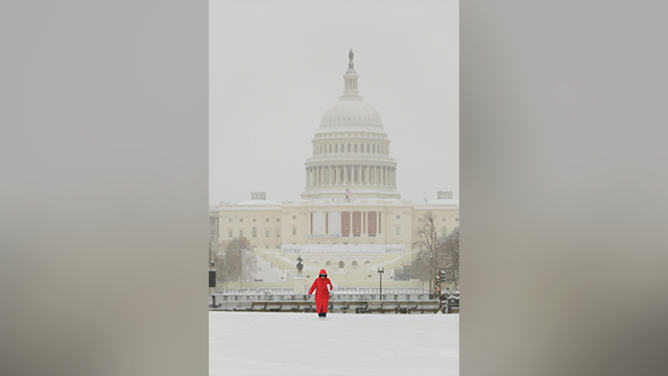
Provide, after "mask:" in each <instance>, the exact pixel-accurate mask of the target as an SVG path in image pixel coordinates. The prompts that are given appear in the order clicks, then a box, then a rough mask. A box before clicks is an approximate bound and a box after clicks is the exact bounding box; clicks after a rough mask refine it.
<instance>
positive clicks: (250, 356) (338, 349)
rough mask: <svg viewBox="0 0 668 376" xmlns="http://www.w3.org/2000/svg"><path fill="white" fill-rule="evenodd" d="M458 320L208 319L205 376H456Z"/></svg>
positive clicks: (247, 315) (222, 315) (243, 315)
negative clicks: (207, 351)
mask: <svg viewBox="0 0 668 376" xmlns="http://www.w3.org/2000/svg"><path fill="white" fill-rule="evenodd" d="M458 374H459V314H451V315H444V314H423V315H421V314H411V315H402V314H399V315H397V314H385V315H381V314H373V315H371V314H350V313H348V314H341V313H338V314H331V313H330V314H328V315H327V319H325V320H320V319H319V318H318V316H317V314H316V313H279V312H209V375H211V376H216V375H309V376H316V375H339V376H344V375H345V376H347V375H364V376H369V375H401V376H406V375H420V376H423V375H458Z"/></svg>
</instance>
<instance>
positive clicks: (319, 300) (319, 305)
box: [308, 269, 334, 313]
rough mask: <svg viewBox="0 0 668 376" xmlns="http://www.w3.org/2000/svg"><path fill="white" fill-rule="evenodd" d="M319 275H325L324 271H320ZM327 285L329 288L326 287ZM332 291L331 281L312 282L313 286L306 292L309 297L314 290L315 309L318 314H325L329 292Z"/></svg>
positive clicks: (319, 280)
mask: <svg viewBox="0 0 668 376" xmlns="http://www.w3.org/2000/svg"><path fill="white" fill-rule="evenodd" d="M319 274H324V275H327V272H326V271H325V269H322V270H320V273H319ZM327 285H329V287H327ZM332 289H334V286H332V281H330V280H329V278H327V277H325V278H320V277H318V278H316V279H315V281H313V286H311V289H310V290H308V293H309V295H311V294H313V290H315V309H316V311H318V313H327V306H328V305H329V291H330V290H332Z"/></svg>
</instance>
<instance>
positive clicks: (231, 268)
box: [215, 237, 257, 287]
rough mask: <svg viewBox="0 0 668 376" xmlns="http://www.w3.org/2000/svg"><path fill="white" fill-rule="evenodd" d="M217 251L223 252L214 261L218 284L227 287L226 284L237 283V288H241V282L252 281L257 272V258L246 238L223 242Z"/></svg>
mask: <svg viewBox="0 0 668 376" xmlns="http://www.w3.org/2000/svg"><path fill="white" fill-rule="evenodd" d="M219 249H221V250H223V254H222V255H221V256H220V257H217V258H216V260H215V264H216V270H217V273H216V279H217V280H218V282H220V283H224V284H225V285H227V283H228V282H234V281H239V287H242V286H243V281H252V280H253V277H254V276H255V273H256V272H257V256H256V255H255V252H254V251H253V247H252V246H251V243H250V241H249V240H248V239H247V238H245V237H239V238H233V239H231V240H229V241H223V242H221V245H220V248H219Z"/></svg>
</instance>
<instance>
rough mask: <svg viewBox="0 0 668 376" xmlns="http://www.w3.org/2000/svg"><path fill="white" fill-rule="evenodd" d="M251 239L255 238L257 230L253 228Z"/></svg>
mask: <svg viewBox="0 0 668 376" xmlns="http://www.w3.org/2000/svg"><path fill="white" fill-rule="evenodd" d="M253 237H254V238H257V228H256V227H253Z"/></svg>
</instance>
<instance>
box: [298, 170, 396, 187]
mask: <svg viewBox="0 0 668 376" xmlns="http://www.w3.org/2000/svg"><path fill="white" fill-rule="evenodd" d="M327 185H373V186H386V187H396V185H397V169H396V167H387V166H366V165H343V166H314V167H307V168H306V186H307V187H316V186H327Z"/></svg>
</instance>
